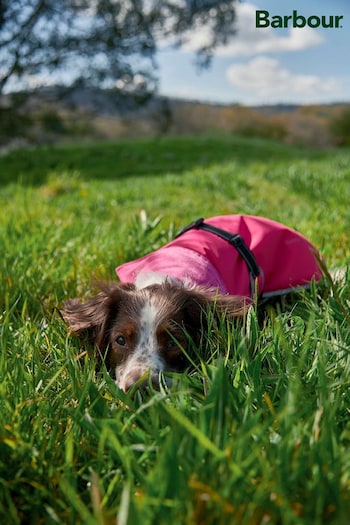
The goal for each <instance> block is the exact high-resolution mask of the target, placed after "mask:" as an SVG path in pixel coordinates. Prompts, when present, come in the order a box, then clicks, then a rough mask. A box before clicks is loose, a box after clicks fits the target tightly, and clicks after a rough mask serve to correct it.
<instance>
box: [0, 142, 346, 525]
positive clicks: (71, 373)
mask: <svg viewBox="0 0 350 525" xmlns="http://www.w3.org/2000/svg"><path fill="white" fill-rule="evenodd" d="M0 173H1V175H0V178H1V181H2V186H1V192H0V208H1V210H2V211H1V215H0V243H1V247H2V251H1V259H0V265H1V272H0V279H1V281H0V282H1V294H0V345H1V354H0V516H1V520H0V521H1V522H2V523H6V524H7V523H9V524H12V523H13V524H16V523H33V524H34V523H35V524H40V523H45V524H46V523H62V524H67V523H72V524H77V523H82V524H86V523H87V524H89V523H91V524H102V523H108V524H109V523H118V525H119V524H132V525H133V524H134V523H140V524H151V523H152V524H153V523H157V524H163V523H164V524H169V523H174V524H175V523H184V524H194V523H196V524H204V525H205V524H213V523H215V524H216V523H222V524H227V523H237V524H263V523H264V524H266V523H273V524H275V523H283V524H299V523H302V524H310V525H311V524H312V525H314V524H321V523H331V524H337V525H338V524H340V525H342V524H344V525H345V524H347V523H348V516H349V512H350V453H349V442H350V441H349V440H350V426H349V422H348V421H349V406H350V393H349V392H350V325H349V315H350V311H349V287H350V282H349V276H347V277H346V278H345V282H344V283H343V284H341V285H339V286H338V287H337V290H336V293H335V294H334V293H332V292H331V291H328V292H327V294H325V295H323V296H322V297H321V296H320V294H319V291H318V290H317V289H313V290H311V292H309V293H307V294H306V293H305V294H303V295H302V296H300V297H298V298H297V302H296V304H294V305H289V306H288V307H287V309H286V310H285V311H283V312H279V311H277V312H276V311H271V312H270V313H269V315H268V316H267V317H266V319H265V321H264V322H263V323H262V325H260V326H259V324H258V321H257V318H256V315H255V312H254V311H253V310H252V311H251V312H250V313H249V317H248V319H247V322H246V323H243V324H241V325H239V326H236V327H234V326H232V325H230V324H227V323H226V322H222V323H221V324H220V325H219V326H218V327H215V326H214V325H213V327H212V331H211V334H210V342H209V345H208V347H207V348H206V352H205V354H206V359H202V360H201V359H200V358H199V360H198V363H197V367H196V369H195V371H194V372H193V373H192V374H191V375H189V376H187V375H184V376H179V377H177V378H175V381H174V386H173V387H172V389H170V390H169V389H168V388H167V387H166V386H164V387H163V388H162V389H161V391H160V392H149V393H146V392H145V393H142V394H140V393H139V394H137V395H135V396H134V397H133V396H132V395H131V394H130V395H129V394H123V393H122V392H119V391H118V389H117V388H116V386H115V385H114V383H113V381H112V379H111V378H110V377H109V375H108V373H107V371H106V370H105V369H104V367H102V369H101V370H96V369H95V363H94V362H93V360H90V359H89V358H88V356H87V355H86V354H85V352H84V350H83V349H81V348H80V347H79V343H78V341H76V340H75V339H74V338H70V337H68V335H67V333H66V328H65V326H64V324H63V322H62V320H61V318H60V316H59V315H58V313H57V310H56V307H57V306H59V305H60V304H61V303H62V301H63V300H64V299H66V298H67V297H72V296H75V295H79V296H83V295H86V294H88V293H89V290H90V279H91V278H93V277H97V278H101V277H102V278H107V279H112V278H114V267H115V266H116V265H117V264H119V263H121V262H123V261H125V260H128V259H131V258H134V257H137V256H140V255H142V254H144V253H146V252H148V251H150V250H152V249H154V248H156V247H158V246H160V245H162V244H163V243H165V242H167V240H169V239H170V238H171V237H172V236H173V235H174V232H175V231H176V230H177V229H178V228H179V227H180V226H184V225H185V224H186V223H187V222H189V221H191V220H193V219H194V218H197V217H200V216H211V215H218V214H223V213H253V214H261V215H265V216H268V217H271V218H273V219H276V220H279V221H281V222H285V223H286V224H288V225H289V226H291V227H294V228H298V229H299V230H300V231H302V232H303V233H305V234H306V235H307V236H308V237H310V239H311V240H312V241H313V242H314V243H315V244H317V245H318V246H320V247H321V249H322V252H323V254H324V255H325V257H326V261H327V262H328V264H329V265H330V266H333V265H338V264H339V265H342V264H344V263H346V262H347V260H348V257H349V223H350V221H349V218H350V217H349V213H350V212H349V205H348V203H349V191H350V190H349V188H350V184H349V182H350V180H349V179H350V153H349V150H342V151H341V150H336V151H329V152H327V151H325V152H313V151H309V150H302V149H297V148H288V147H286V146H281V145H279V144H276V143H272V142H267V141H266V142H264V141H249V140H242V139H234V138H227V137H226V138H223V139H220V138H213V139H210V138H209V137H207V138H200V139H195V138H190V137H188V138H186V139H168V140H164V141H163V140H161V141H149V142H147V141H140V142H135V143H131V142H130V143H127V142H125V143H122V144H117V145H115V144H107V145H103V144H99V145H91V146H79V147H78V146H74V147H71V148H70V147H64V148H49V149H42V150H40V149H39V150H29V151H21V152H14V153H12V154H11V155H10V156H8V157H4V158H1V159H0ZM141 210H145V212H146V215H145V214H144V213H141ZM158 216H162V220H160V221H159V220H158V219H157V217H158Z"/></svg>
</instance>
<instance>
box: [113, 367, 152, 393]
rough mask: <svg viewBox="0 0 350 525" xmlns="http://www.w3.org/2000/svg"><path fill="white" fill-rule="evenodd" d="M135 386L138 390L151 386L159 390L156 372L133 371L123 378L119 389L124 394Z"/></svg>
mask: <svg viewBox="0 0 350 525" xmlns="http://www.w3.org/2000/svg"><path fill="white" fill-rule="evenodd" d="M136 384H137V386H138V387H139V388H148V387H149V385H150V384H151V385H152V386H153V388H155V389H156V390H159V376H158V374H157V373H156V372H145V371H140V370H135V371H133V372H131V373H130V374H128V375H127V376H126V377H125V379H124V381H122V383H121V385H120V387H121V389H122V390H124V392H128V391H129V390H130V389H131V388H132V387H133V386H135V385H136Z"/></svg>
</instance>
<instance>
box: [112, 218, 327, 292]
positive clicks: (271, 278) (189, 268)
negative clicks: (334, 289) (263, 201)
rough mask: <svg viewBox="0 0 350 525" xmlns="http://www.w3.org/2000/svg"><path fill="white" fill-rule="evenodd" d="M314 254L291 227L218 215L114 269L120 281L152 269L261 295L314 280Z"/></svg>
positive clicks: (223, 289) (132, 279)
mask: <svg viewBox="0 0 350 525" xmlns="http://www.w3.org/2000/svg"><path fill="white" fill-rule="evenodd" d="M319 259H320V256H319V254H318V252H317V250H316V248H315V247H314V246H313V245H312V244H311V243H310V242H309V241H308V240H307V239H306V238H305V237H304V236H303V235H301V234H300V233H298V232H296V231H295V230H292V229H291V228H288V227H286V226H284V225H282V224H280V223H278V222H275V221H272V220H270V219H265V218H262V217H255V216H251V215H224V216H220V217H213V218H210V219H206V220H203V219H199V220H198V221H195V222H194V223H192V224H190V225H189V226H188V227H187V228H185V229H184V230H183V231H182V232H180V234H179V235H178V236H177V237H176V238H175V239H174V240H173V241H171V242H169V243H168V244H166V245H165V246H163V247H162V248H160V249H159V250H157V251H155V252H152V253H149V254H147V255H145V256H144V257H141V258H140V259H137V260H135V261H131V262H127V263H125V264H122V265H121V266H118V267H117V268H116V272H117V275H118V277H119V279H120V280H121V282H123V283H133V282H135V280H136V279H137V276H138V275H139V274H140V273H143V274H144V273H154V272H155V273H158V274H162V275H167V276H169V277H170V278H174V279H178V280H181V281H184V282H186V283H191V284H193V285H196V284H198V285H204V286H207V287H211V288H213V287H214V288H216V289H217V290H218V291H219V292H220V293H223V294H230V295H239V296H246V297H252V296H255V295H256V294H257V295H258V296H259V297H260V298H262V299H267V298H269V297H271V296H275V295H281V294H285V293H288V292H290V291H292V290H295V289H298V288H300V287H308V286H309V285H310V282H311V280H313V279H314V280H316V281H317V280H319V279H320V278H321V277H322V271H321V269H320V266H319V264H318V260H319Z"/></svg>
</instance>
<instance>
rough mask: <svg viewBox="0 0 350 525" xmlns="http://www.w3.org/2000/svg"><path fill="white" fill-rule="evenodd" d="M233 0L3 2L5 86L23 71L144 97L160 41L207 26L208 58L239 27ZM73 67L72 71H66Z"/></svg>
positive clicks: (1, 71)
mask: <svg viewBox="0 0 350 525" xmlns="http://www.w3.org/2000/svg"><path fill="white" fill-rule="evenodd" d="M234 3H235V2H232V1H231V0H220V1H214V0H202V1H199V0H186V1H185V2H183V1H177V0H161V1H159V0H81V1H72V0H61V1H60V2H51V1H48V0H5V1H2V2H1V4H0V47H1V49H2V54H1V58H0V75H1V76H0V92H1V91H2V90H3V88H4V87H5V85H6V84H7V83H8V82H9V81H11V80H12V81H18V80H20V79H22V78H23V77H24V76H25V77H26V78H27V79H29V80H30V81H31V82H30V85H31V86H32V87H33V85H34V86H35V85H38V84H39V83H40V82H41V83H43V84H46V82H43V81H42V79H43V78H47V75H48V74H49V73H50V74H51V79H50V83H52V72H54V78H56V83H61V82H62V81H63V83H66V84H67V83H68V84H72V83H73V82H79V83H88V84H90V85H91V84H92V85H98V86H101V85H105V86H106V85H109V86H110V85H112V86H115V85H116V86H117V88H119V89H120V90H121V91H127V92H131V93H133V94H134V95H135V96H137V97H141V98H144V97H145V96H146V95H147V93H149V92H152V91H153V90H154V89H155V86H156V78H155V76H154V61H153V59H154V55H155V51H156V48H157V45H158V44H159V42H160V40H161V39H162V40H163V41H164V39H168V40H169V41H170V40H172V42H173V43H179V42H180V41H183V40H185V39H186V37H188V34H189V33H188V32H189V31H190V30H193V29H199V28H200V27H202V26H205V27H207V28H208V29H209V31H208V35H209V34H210V38H209V39H208V42H206V43H205V44H203V46H202V47H201V49H200V50H199V53H198V58H199V61H200V62H202V63H203V64H205V63H207V62H208V61H209V60H210V56H211V51H212V49H213V47H215V46H216V45H217V44H219V43H226V41H227V38H228V37H229V36H230V35H231V34H232V32H233V26H232V23H233V20H234ZM67 71H69V75H67Z"/></svg>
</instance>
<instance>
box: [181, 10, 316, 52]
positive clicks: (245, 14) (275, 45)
mask: <svg viewBox="0 0 350 525" xmlns="http://www.w3.org/2000/svg"><path fill="white" fill-rule="evenodd" d="M256 10H257V7H256V6H255V5H253V4H249V3H245V4H237V7H236V13H237V25H236V26H237V33H236V35H235V36H234V37H233V38H232V40H231V41H230V42H229V43H228V44H227V45H226V46H220V47H218V48H217V49H216V51H215V55H216V56H222V57H236V56H252V55H256V54H261V53H268V52H272V53H279V52H288V51H300V50H303V49H307V48H310V47H313V46H318V45H320V44H321V43H322V42H323V37H322V35H321V34H320V33H319V32H318V31H316V30H315V29H311V28H309V27H304V28H303V29H298V28H291V29H289V30H288V32H287V36H283V35H282V34H281V33H279V32H277V31H276V29H271V28H263V29H262V28H256V27H255V13H256ZM209 41H210V29H209V28H208V27H206V28H203V29H201V30H199V31H196V32H194V33H193V34H192V35H191V38H190V39H189V41H188V42H187V43H186V44H185V45H184V46H183V48H182V49H183V50H185V51H196V50H197V49H199V48H200V47H201V46H202V45H205V44H206V43H208V42H209Z"/></svg>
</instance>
